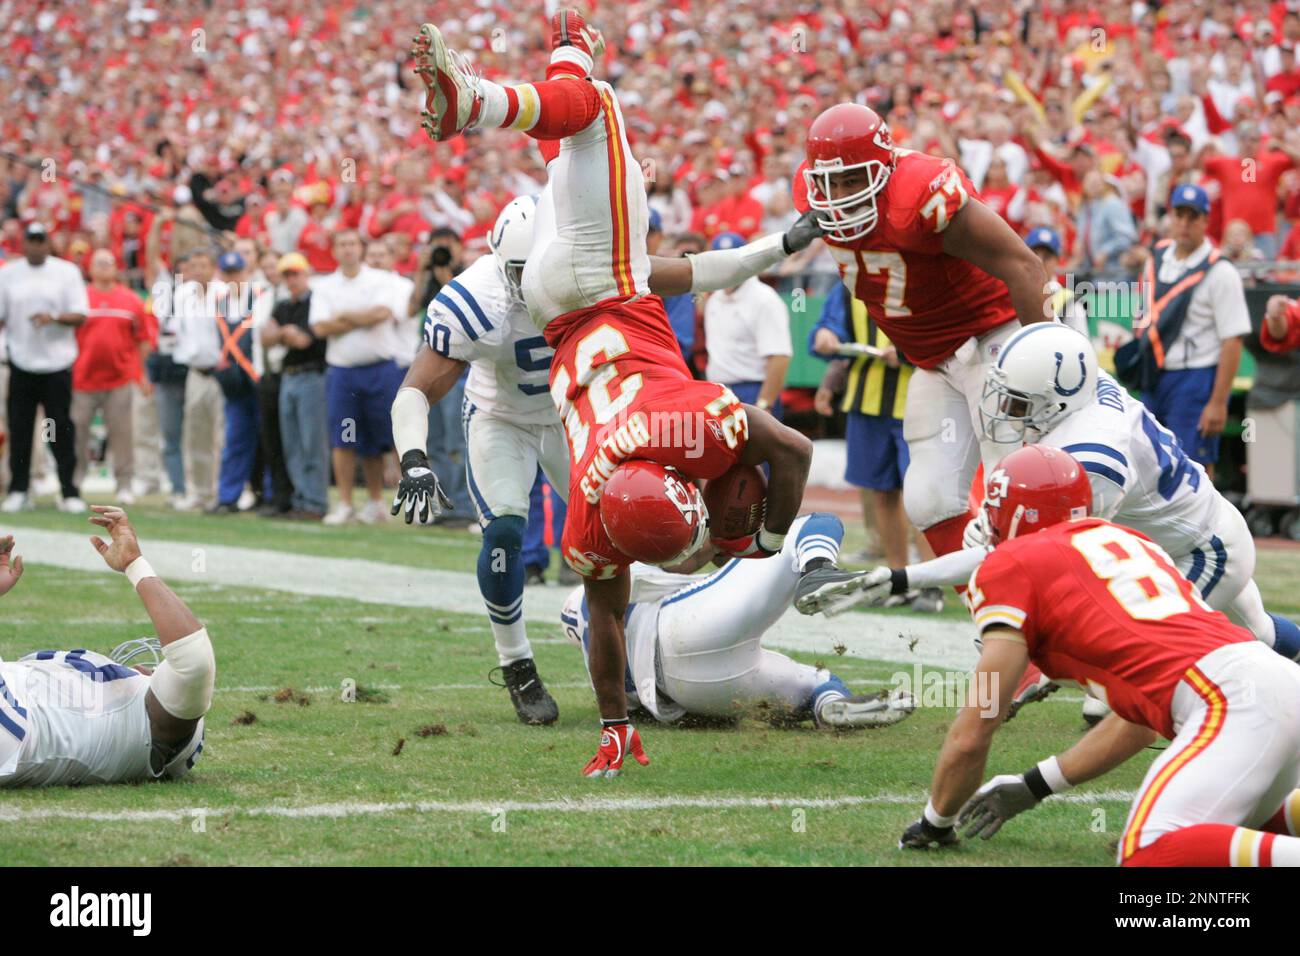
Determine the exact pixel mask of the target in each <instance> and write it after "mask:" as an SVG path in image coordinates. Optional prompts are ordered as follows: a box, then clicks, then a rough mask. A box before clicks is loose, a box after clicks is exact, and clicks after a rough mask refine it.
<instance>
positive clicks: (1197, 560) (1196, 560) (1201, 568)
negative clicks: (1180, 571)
mask: <svg viewBox="0 0 1300 956" xmlns="http://www.w3.org/2000/svg"><path fill="white" fill-rule="evenodd" d="M1204 572H1205V552H1204V551H1202V550H1201V549H1200V548H1192V567H1191V569H1190V570H1189V571H1188V572H1187V580H1189V581H1191V582H1192V583H1193V584H1195V583H1196V582H1197V581H1199V580H1200V579H1201V575H1202V574H1203V573H1204Z"/></svg>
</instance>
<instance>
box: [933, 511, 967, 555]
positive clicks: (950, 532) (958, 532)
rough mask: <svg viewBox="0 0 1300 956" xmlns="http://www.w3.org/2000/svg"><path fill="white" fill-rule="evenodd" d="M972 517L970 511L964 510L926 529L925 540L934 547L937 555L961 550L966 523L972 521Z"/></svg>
mask: <svg viewBox="0 0 1300 956" xmlns="http://www.w3.org/2000/svg"><path fill="white" fill-rule="evenodd" d="M971 517H972V515H971V514H970V513H969V512H962V513H961V514H959V515H956V516H954V517H952V518H947V519H945V520H943V521H940V522H939V523H938V524H932V525H930V527H928V528H926V529H925V532H924V534H925V540H926V541H928V542H929V543H930V547H931V548H933V549H934V555H935V557H938V556H939V555H941V554H952V553H953V552H954V551H960V550H961V538H962V535H963V534H965V532H966V525H967V524H969V523H970V519H971Z"/></svg>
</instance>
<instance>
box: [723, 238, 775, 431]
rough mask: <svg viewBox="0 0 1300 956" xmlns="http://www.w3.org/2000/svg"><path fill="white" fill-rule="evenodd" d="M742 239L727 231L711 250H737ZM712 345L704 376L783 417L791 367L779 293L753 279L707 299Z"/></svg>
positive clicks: (749, 403) (743, 399)
mask: <svg viewBox="0 0 1300 956" xmlns="http://www.w3.org/2000/svg"><path fill="white" fill-rule="evenodd" d="M744 244H745V238H744V236H742V235H740V234H739V233H735V232H724V233H723V234H722V235H720V236H718V237H717V238H716V239H714V240H713V242H712V244H711V246H710V248H712V249H735V248H737V247H739V246H743V245H744ZM704 335H705V338H706V339H707V340H708V343H709V364H708V371H707V372H706V373H705V377H706V378H707V379H708V380H709V381H711V382H719V383H721V384H723V385H726V386H728V387H729V388H730V389H731V390H732V391H733V392H735V393H736V397H737V398H739V399H740V400H741V401H742V402H744V403H746V404H748V405H756V406H758V407H759V408H761V409H763V410H765V411H771V413H772V414H773V415H774V416H776V417H777V418H780V417H781V390H782V389H784V388H785V373H786V370H787V369H788V368H789V367H790V356H791V354H792V352H793V349H792V348H791V345H790V314H789V312H787V311H786V307H785V300H783V299H782V298H781V296H780V295H778V294H777V292H776V290H775V289H773V288H772V287H771V286H769V285H765V284H764V283H763V282H762V281H761V280H760V279H759V278H758V277H757V276H751V277H750V278H748V279H746V280H745V281H744V282H742V283H741V284H740V285H738V286H734V287H733V288H730V289H723V290H721V291H719V292H715V293H713V294H712V295H710V296H709V298H708V301H707V302H705V304H704Z"/></svg>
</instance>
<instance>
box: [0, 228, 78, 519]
mask: <svg viewBox="0 0 1300 956" xmlns="http://www.w3.org/2000/svg"><path fill="white" fill-rule="evenodd" d="M88 308H89V304H88V302H87V298H86V283H85V282H84V281H83V280H82V278H81V270H79V269H78V268H77V267H76V266H75V265H73V264H72V263H71V262H68V261H67V260H66V259H60V258H58V257H56V256H52V255H50V237H49V236H48V235H47V234H46V231H45V227H44V226H43V225H42V224H41V223H39V222H32V223H29V224H28V226H27V229H26V230H25V231H24V233H23V258H21V259H15V260H13V261H12V262H7V263H5V264H4V265H3V266H0V323H3V324H4V327H5V330H6V336H5V338H6V343H7V346H8V347H7V349H6V351H7V352H8V355H7V356H6V358H7V359H8V363H9V396H8V399H7V401H6V413H7V414H8V416H9V429H10V436H9V438H10V440H9V472H10V481H9V494H8V496H7V497H6V498H5V500H4V503H3V504H0V511H4V512H5V513H10V514H12V513H13V512H16V511H24V510H28V509H30V508H31V507H32V501H31V495H30V494H28V490H27V489H28V482H29V480H30V478H31V466H32V439H33V436H34V434H35V429H36V409H37V407H38V406H39V407H41V408H43V409H45V417H46V420H47V421H48V422H50V423H52V424H53V426H54V430H53V432H52V433H50V434H48V435H44V436H43V437H47V438H48V439H49V440H50V443H51V444H52V445H53V448H54V460H55V461H56V462H57V463H58V469H59V485H60V489H61V497H60V500H59V510H60V511H67V512H72V513H79V512H83V511H85V510H86V503H85V502H84V501H82V500H81V496H80V494H79V493H78V491H77V485H76V482H75V480H74V472H75V471H76V467H77V442H76V436H75V434H74V432H73V427H72V415H71V407H72V365H73V363H74V362H76V360H77V336H76V328H77V326H79V325H81V324H82V323H83V322H85V321H86V311H87V310H88Z"/></svg>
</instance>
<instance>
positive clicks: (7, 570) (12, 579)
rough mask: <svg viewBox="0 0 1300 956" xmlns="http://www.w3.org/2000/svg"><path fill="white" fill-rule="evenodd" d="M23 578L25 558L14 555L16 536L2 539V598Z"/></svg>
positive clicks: (0, 572) (0, 592)
mask: <svg viewBox="0 0 1300 956" xmlns="http://www.w3.org/2000/svg"><path fill="white" fill-rule="evenodd" d="M22 576H23V556H22V555H21V554H14V536H13V535H11V534H7V535H5V536H4V537H3V538H0V596H3V595H6V594H8V593H9V592H10V591H12V590H13V587H14V585H15V584H17V583H18V579H19V578H21V577H22Z"/></svg>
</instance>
